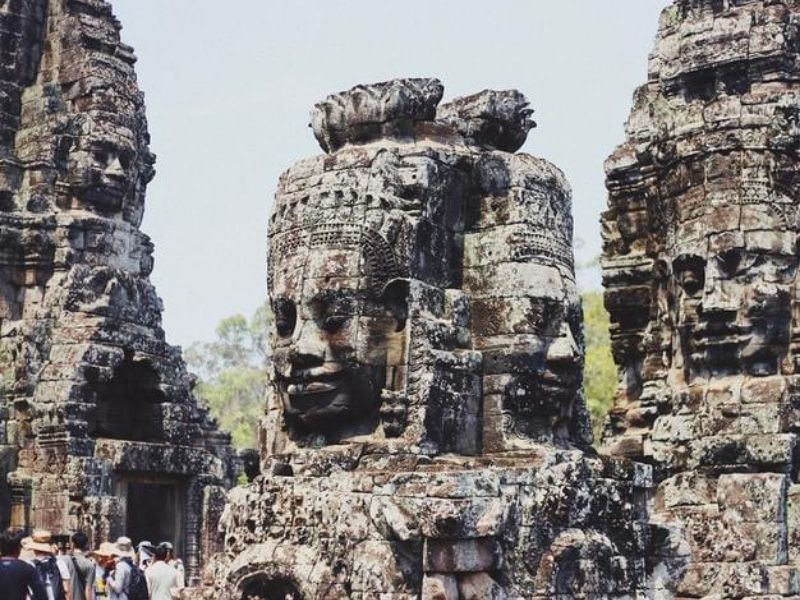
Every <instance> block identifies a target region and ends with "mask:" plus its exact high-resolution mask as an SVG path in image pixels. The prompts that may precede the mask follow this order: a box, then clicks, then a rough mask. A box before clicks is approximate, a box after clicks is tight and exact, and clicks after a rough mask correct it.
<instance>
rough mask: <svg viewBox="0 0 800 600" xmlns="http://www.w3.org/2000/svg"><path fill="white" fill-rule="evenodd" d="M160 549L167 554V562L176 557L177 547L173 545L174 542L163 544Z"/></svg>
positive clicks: (165, 556)
mask: <svg viewBox="0 0 800 600" xmlns="http://www.w3.org/2000/svg"><path fill="white" fill-rule="evenodd" d="M158 547H159V548H163V549H164V552H165V553H166V554H165V555H164V558H165V560H169V559H171V558H172V557H173V556H175V547H174V546H173V545H172V542H161V543H160V544H159V545H158Z"/></svg>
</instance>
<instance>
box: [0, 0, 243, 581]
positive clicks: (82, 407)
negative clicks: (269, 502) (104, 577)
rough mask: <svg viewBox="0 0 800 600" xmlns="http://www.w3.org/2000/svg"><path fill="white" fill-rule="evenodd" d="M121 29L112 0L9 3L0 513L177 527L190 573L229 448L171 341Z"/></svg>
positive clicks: (143, 144)
mask: <svg viewBox="0 0 800 600" xmlns="http://www.w3.org/2000/svg"><path fill="white" fill-rule="evenodd" d="M119 30H120V25H119V23H118V22H117V20H116V19H115V18H114V16H113V15H112V13H111V7H110V5H109V4H107V3H106V2H103V1H102V0H8V1H6V2H2V3H0V42H1V43H0V52H2V56H3V60H2V61H0V526H7V525H9V524H11V525H14V526H21V527H35V528H44V529H48V530H50V531H51V532H53V533H54V534H59V533H70V532H73V531H76V530H79V529H80V530H83V531H85V532H87V533H89V534H90V535H91V536H92V538H93V539H94V540H95V542H97V543H99V541H100V540H106V539H114V538H115V537H116V536H118V535H123V534H127V535H129V536H130V537H132V538H133V539H134V540H136V541H138V540H144V539H147V540H154V541H158V540H172V541H174V543H175V544H176V545H177V548H178V552H179V553H180V554H182V555H183V556H185V558H186V566H187V570H188V574H189V577H190V579H192V578H194V577H196V576H197V575H198V574H199V571H200V568H201V563H202V561H203V560H204V558H205V556H204V554H207V553H208V552H210V551H213V550H214V549H215V546H214V544H215V542H216V535H217V534H216V520H215V516H218V514H219V510H218V508H219V507H220V501H221V498H222V497H223V495H224V491H225V489H227V488H228V487H230V486H231V485H232V484H233V479H234V477H235V472H234V461H233V460H232V458H233V457H232V450H231V448H230V440H229V438H228V436H227V435H224V434H222V433H220V432H219V431H218V430H217V429H216V425H215V424H214V423H213V421H212V420H211V419H210V418H209V416H208V414H207V412H206V410H205V409H203V408H200V407H199V406H198V404H197V402H196V400H195V398H194V397H193V395H192V391H191V390H192V379H191V378H190V376H189V374H188V373H187V372H186V369H185V366H184V364H183V361H182V358H181V354H180V351H179V350H178V349H177V348H174V347H172V346H170V345H168V344H167V343H166V342H165V340H164V332H163V330H162V328H161V311H162V306H161V301H160V299H159V298H158V296H157V295H156V292H155V290H154V288H153V286H152V284H151V283H150V281H149V279H148V276H149V274H150V272H151V270H152V268H153V245H152V243H151V242H150V240H149V238H148V237H147V236H146V235H144V234H143V233H142V232H141V231H140V230H139V225H140V223H141V220H142V213H143V211H144V199H145V198H144V197H145V189H146V187H147V184H148V182H149V181H150V180H151V179H152V177H153V175H154V170H153V164H154V160H155V156H154V155H153V154H152V153H151V152H150V150H149V148H148V145H149V141H150V140H149V134H148V131H147V122H146V119H145V114H144V103H143V95H142V93H141V92H140V91H139V88H138V86H137V83H136V76H135V73H134V68H133V67H134V63H135V61H136V58H135V56H134V54H133V51H132V49H131V48H130V47H129V46H126V45H125V44H123V43H122V42H121V41H120V37H119ZM165 506H166V507H169V509H170V510H167V511H164V510H159V511H158V512H159V513H161V517H160V518H159V519H155V518H154V517H153V515H154V514H155V512H156V511H155V510H153V509H154V507H156V508H157V507H165Z"/></svg>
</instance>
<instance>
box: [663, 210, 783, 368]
mask: <svg viewBox="0 0 800 600" xmlns="http://www.w3.org/2000/svg"><path fill="white" fill-rule="evenodd" d="M768 221H769V219H764V230H751V231H741V230H738V231H725V232H720V233H709V235H708V237H707V240H708V241H707V243H706V242H705V241H704V242H703V243H702V244H699V245H698V244H690V243H688V244H682V245H679V246H678V247H676V249H675V251H674V252H673V258H672V264H671V265H670V266H671V272H672V277H673V280H674V283H675V294H676V302H675V314H674V317H673V318H674V320H675V325H676V331H677V332H678V334H677V336H678V339H677V340H676V342H677V343H676V346H677V347H675V348H674V349H673V352H674V355H675V357H676V361H675V364H674V365H673V366H676V367H681V368H683V370H684V373H686V374H687V376H688V378H689V379H692V378H695V377H712V376H719V375H730V374H738V373H746V374H749V375H755V376H763V375H771V374H775V373H777V372H778V370H779V367H780V362H781V360H782V359H783V358H784V357H785V356H786V354H787V351H788V345H789V337H790V333H791V322H792V316H791V298H792V289H793V285H794V281H795V277H796V273H797V262H798V260H797V255H796V252H795V245H796V242H795V238H796V234H795V232H793V231H786V230H785V227H784V228H783V230H778V226H779V224H776V229H774V230H771V231H770V230H769V225H768ZM709 222H713V220H712V221H709Z"/></svg>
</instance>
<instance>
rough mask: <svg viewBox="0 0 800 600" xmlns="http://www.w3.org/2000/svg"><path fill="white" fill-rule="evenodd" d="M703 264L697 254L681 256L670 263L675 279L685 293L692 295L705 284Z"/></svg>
mask: <svg viewBox="0 0 800 600" xmlns="http://www.w3.org/2000/svg"><path fill="white" fill-rule="evenodd" d="M705 266H706V265H705V261H704V260H703V259H702V258H700V257H699V256H681V257H678V258H677V259H675V261H674V262H673V263H672V271H673V273H674V274H675V280H676V281H677V282H678V284H679V285H680V286H681V288H683V291H684V292H685V293H686V294H687V295H689V296H694V295H696V294H697V293H699V292H700V291H701V290H702V289H703V287H704V286H705V282H706V277H705V275H706V269H705Z"/></svg>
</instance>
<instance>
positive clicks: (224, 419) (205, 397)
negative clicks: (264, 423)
mask: <svg viewBox="0 0 800 600" xmlns="http://www.w3.org/2000/svg"><path fill="white" fill-rule="evenodd" d="M271 320H272V312H271V311H270V308H269V305H268V304H266V303H265V304H264V305H262V306H261V307H259V308H258V310H256V312H255V314H254V315H253V317H252V318H251V319H250V320H249V321H248V320H247V319H246V318H245V317H243V316H242V315H234V316H232V317H227V318H225V319H223V320H222V321H220V323H219V325H217V329H216V338H215V339H214V341H211V342H195V343H193V344H192V345H191V346H189V347H188V348H187V349H186V351H185V353H184V356H185V358H186V363H187V364H188V365H189V369H190V370H191V371H192V372H194V373H195V374H196V375H197V376H198V384H197V387H196V388H195V393H196V394H197V396H198V397H199V398H200V399H201V400H202V401H204V402H205V403H206V404H207V405H208V407H209V409H210V411H211V414H212V415H214V417H215V418H216V419H217V422H218V423H219V424H220V426H221V427H222V428H223V429H224V430H225V431H228V432H230V434H231V437H232V438H233V444H234V446H236V447H237V448H240V449H241V448H254V447H255V446H256V440H257V435H258V422H259V419H260V418H261V414H262V412H263V405H264V399H265V394H266V373H267V367H268V365H269V349H268V344H267V331H268V328H269V324H270V322H271Z"/></svg>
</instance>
